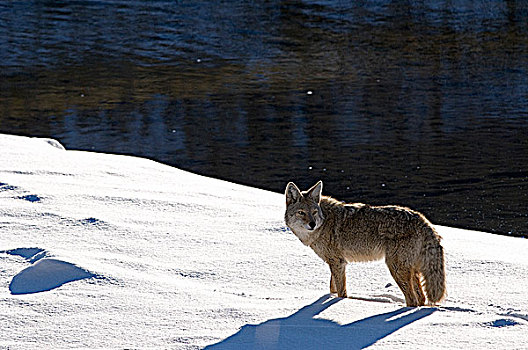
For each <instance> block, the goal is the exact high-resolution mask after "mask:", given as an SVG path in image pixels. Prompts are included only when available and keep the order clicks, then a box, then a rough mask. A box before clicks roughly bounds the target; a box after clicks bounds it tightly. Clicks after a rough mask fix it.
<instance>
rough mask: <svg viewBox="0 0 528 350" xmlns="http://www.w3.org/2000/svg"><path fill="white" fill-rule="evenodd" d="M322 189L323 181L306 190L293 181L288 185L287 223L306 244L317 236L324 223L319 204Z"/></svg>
mask: <svg viewBox="0 0 528 350" xmlns="http://www.w3.org/2000/svg"><path fill="white" fill-rule="evenodd" d="M322 189H323V183H322V182H321V181H319V182H318V183H316V184H315V185H314V186H313V187H312V188H310V189H309V190H308V191H305V192H301V191H300V190H299V188H298V187H297V186H296V185H295V184H294V183H293V182H290V183H288V186H286V214H285V221H286V225H288V227H289V228H290V229H291V230H292V231H293V233H294V234H295V235H296V236H297V237H298V238H299V239H300V240H301V242H303V243H304V244H306V245H310V244H311V243H312V242H313V241H314V239H315V238H317V237H316V236H317V235H316V234H315V232H316V231H317V229H318V228H319V227H321V225H322V224H323V220H324V217H323V212H322V211H321V206H320V205H319V203H320V202H321V191H322Z"/></svg>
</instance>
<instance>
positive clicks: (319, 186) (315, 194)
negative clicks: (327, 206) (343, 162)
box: [306, 180, 323, 203]
mask: <svg viewBox="0 0 528 350" xmlns="http://www.w3.org/2000/svg"><path fill="white" fill-rule="evenodd" d="M322 191H323V182H322V181H321V180H319V182H318V183H316V184H315V185H313V187H312V188H310V189H309V190H308V191H306V195H307V196H308V198H310V199H311V200H313V201H314V202H315V203H319V202H320V201H321V192H322Z"/></svg>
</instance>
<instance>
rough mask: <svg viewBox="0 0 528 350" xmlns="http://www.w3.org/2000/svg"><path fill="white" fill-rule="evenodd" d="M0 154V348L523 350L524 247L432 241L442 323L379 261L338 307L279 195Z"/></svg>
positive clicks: (117, 160) (9, 149)
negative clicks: (442, 255) (438, 254)
mask: <svg viewBox="0 0 528 350" xmlns="http://www.w3.org/2000/svg"><path fill="white" fill-rule="evenodd" d="M0 149H1V150H2V161H1V162H0V230H1V235H0V335H1V336H0V349H4V348H9V349H41V348H138V349H144V348H156V349H158V348H176V349H180V348H181V349H194V348H202V347H205V346H208V345H212V347H211V348H212V349H249V348H262V349H274V348H276V349H284V348H290V349H291V348H300V349H321V348H334V349H355V348H365V347H371V348H391V349H392V348H396V349H408V348H427V349H497V348H508V349H526V348H528V306H527V303H526V302H527V300H528V299H527V296H526V295H527V293H526V292H525V290H526V289H527V287H528V254H527V253H528V240H526V239H520V238H510V237H500V236H495V235H491V234H487V233H482V232H472V231H464V230H459V229H452V228H447V227H438V229H439V231H440V233H441V234H442V235H443V237H444V241H443V242H444V247H445V250H446V254H447V255H446V259H447V274H448V276H447V278H448V293H449V295H448V298H447V300H446V301H445V302H444V303H443V304H442V305H441V306H440V307H439V308H427V307H423V308H416V309H411V308H405V307H403V300H402V298H403V296H402V294H401V292H400V291H399V290H398V288H397V287H396V286H395V284H394V282H393V280H392V278H391V277H390V275H389V273H388V271H387V269H386V267H385V266H384V264H383V263H382V262H376V263H363V264H355V265H350V266H349V268H348V290H349V294H350V295H351V297H350V298H348V299H338V298H335V297H333V296H329V295H327V293H328V281H329V278H330V275H329V271H328V268H327V267H326V266H325V264H324V263H323V262H322V261H320V259H319V258H318V257H317V256H316V255H315V254H314V253H313V252H312V251H311V250H310V249H309V248H306V247H304V246H303V245H302V244H301V243H300V242H299V241H298V240H297V238H295V237H294V236H293V235H292V234H291V233H290V232H289V231H288V230H287V229H286V227H285V225H284V223H283V219H282V217H283V210H284V199H283V196H282V194H276V193H270V192H266V191H262V190H257V189H253V188H248V187H244V186H239V185H235V184H232V183H228V182H223V181H219V180H214V179H210V178H205V177H201V176H197V175H193V174H190V173H187V172H184V171H181V170H178V169H175V168H172V167H169V166H166V165H163V164H159V163H156V162H153V161H150V160H146V159H140V158H134V157H127V156H117V155H108V154H98V153H89V152H79V151H66V150H64V149H62V147H61V146H60V144H59V143H57V142H54V141H53V140H44V139H34V138H25V137H17V136H8V135H0ZM292 180H294V179H292Z"/></svg>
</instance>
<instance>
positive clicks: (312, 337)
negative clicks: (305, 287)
mask: <svg viewBox="0 0 528 350" xmlns="http://www.w3.org/2000/svg"><path fill="white" fill-rule="evenodd" d="M339 300H341V299H339V298H332V297H331V296H330V295H325V296H323V297H321V298H319V299H318V300H317V301H315V302H314V303H312V304H310V305H307V306H305V307H303V308H302V309H300V310H299V311H297V312H296V313H294V314H293V315H291V316H288V317H285V318H277V319H273V320H269V321H266V322H264V323H261V324H259V325H245V326H244V327H242V329H240V331H239V332H238V333H236V334H234V335H232V336H230V337H229V338H226V339H224V340H223V341H221V342H220V343H217V344H213V345H210V346H208V347H206V349H324V348H332V349H363V348H366V347H368V346H370V345H372V344H374V343H376V342H377V341H378V340H380V339H383V338H385V337H386V336H388V335H390V334H392V333H394V332H396V331H397V330H398V329H400V328H402V327H405V326H407V325H409V324H411V323H413V322H415V321H417V320H419V319H422V318H424V317H426V316H429V315H431V314H432V313H433V312H435V311H436V309H434V308H409V307H404V308H400V309H398V310H395V311H392V312H387V313H383V314H379V315H376V316H371V317H367V318H364V319H362V320H359V321H356V322H352V323H350V324H347V325H340V324H338V323H336V322H333V321H330V320H324V319H314V316H316V315H318V314H319V313H321V312H322V311H324V310H325V309H327V308H328V307H330V306H331V305H333V304H335V303H336V302H338V301H339Z"/></svg>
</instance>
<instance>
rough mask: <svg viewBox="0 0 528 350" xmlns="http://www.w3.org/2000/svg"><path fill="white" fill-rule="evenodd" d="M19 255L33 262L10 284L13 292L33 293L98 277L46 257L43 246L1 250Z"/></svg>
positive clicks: (64, 262)
mask: <svg viewBox="0 0 528 350" xmlns="http://www.w3.org/2000/svg"><path fill="white" fill-rule="evenodd" d="M0 253H7V254H10V255H18V256H21V257H23V258H24V259H26V260H27V261H29V262H30V263H32V265H31V266H29V267H27V268H25V269H24V270H22V271H20V272H19V273H17V274H16V275H15V277H13V279H12V280H11V283H10V284H9V291H11V294H31V293H39V292H44V291H48V290H52V289H55V288H57V287H60V286H62V285H63V284H65V283H68V282H73V281H78V280H81V279H85V278H91V277H96V275H94V274H93V273H91V272H89V271H86V270H85V269H83V268H80V267H78V266H75V265H74V264H71V263H69V262H66V261H62V260H57V259H49V258H46V251H45V250H44V249H41V248H17V249H11V250H7V251H0Z"/></svg>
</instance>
